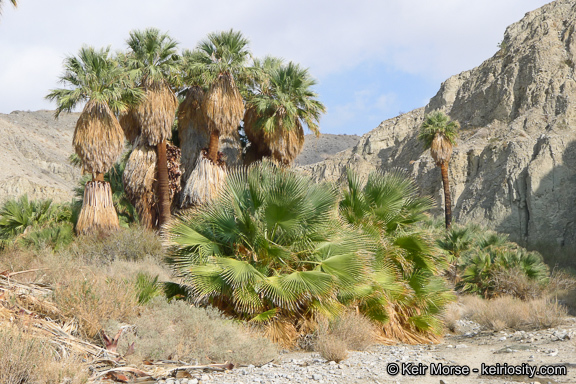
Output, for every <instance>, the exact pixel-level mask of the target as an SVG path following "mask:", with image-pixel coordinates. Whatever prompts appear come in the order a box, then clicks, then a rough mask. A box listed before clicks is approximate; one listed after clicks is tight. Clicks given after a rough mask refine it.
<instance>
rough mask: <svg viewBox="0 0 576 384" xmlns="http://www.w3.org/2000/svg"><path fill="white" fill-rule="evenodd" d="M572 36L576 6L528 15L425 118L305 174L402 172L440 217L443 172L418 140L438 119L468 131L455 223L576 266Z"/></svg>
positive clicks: (453, 172) (458, 155)
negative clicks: (430, 120) (437, 113)
mask: <svg viewBox="0 0 576 384" xmlns="http://www.w3.org/2000/svg"><path fill="white" fill-rule="evenodd" d="M575 28H576V0H558V1H555V2H553V3H550V4H548V5H545V6H544V7H542V8H540V9H538V10H535V11H533V12H529V13H527V14H526V15H525V17H524V18H523V19H522V20H520V21H519V22H517V23H515V24H513V25H511V26H509V27H508V29H507V30H506V33H505V35H504V40H503V41H502V43H501V45H500V50H499V51H498V52H497V53H496V54H495V55H494V56H493V57H492V58H490V59H488V60H487V61H485V62H484V63H482V64H481V65H480V66H479V67H477V68H474V69H472V70H470V71H466V72H463V73H461V74H459V75H456V76H453V77H451V78H449V79H448V80H446V81H445V82H444V83H443V84H442V86H441V88H440V90H439V91H438V93H437V94H436V96H435V97H434V98H432V99H431V100H430V103H429V104H428V105H427V106H426V107H425V108H420V109H416V110H414V111H411V112H409V113H406V114H404V115H401V116H398V117H396V118H393V119H390V120H387V121H384V122H383V123H382V124H381V125H380V126H379V127H378V128H376V129H374V130H373V131H371V132H369V133H367V134H366V135H364V136H363V137H362V139H361V140H360V142H359V143H358V144H357V145H356V146H355V147H354V148H352V149H350V150H348V151H345V152H342V153H339V154H337V155H336V156H334V157H333V158H331V159H328V160H326V161H324V162H321V163H317V164H313V165H309V166H306V167H303V170H304V172H306V173H308V174H310V175H312V176H313V177H314V178H315V179H316V180H325V179H327V180H335V179H338V178H340V177H342V176H343V174H344V170H345V168H346V167H347V166H351V167H354V168H355V169H357V170H358V172H360V173H362V174H366V173H368V172H370V171H371V170H374V169H380V170H387V169H392V168H402V169H405V170H406V171H407V172H408V173H409V174H411V175H412V176H413V177H414V178H415V179H416V180H417V182H418V183H419V184H420V186H421V188H422V190H423V193H425V194H429V195H432V196H434V197H435V198H436V200H437V202H438V205H439V206H440V207H441V205H442V203H443V197H442V188H441V179H440V170H439V168H437V167H435V165H434V163H433V161H432V158H431V156H430V154H429V152H428V151H426V152H425V151H424V149H423V146H422V144H421V143H420V142H418V140H417V135H418V129H419V127H420V125H421V123H422V121H423V119H424V116H425V114H426V113H428V112H430V111H432V110H435V109H441V110H443V111H445V112H446V113H447V114H448V115H449V116H450V117H451V118H452V119H455V120H458V121H459V122H460V124H461V126H462V130H461V137H460V140H459V142H458V146H457V147H456V148H455V150H454V154H453V157H452V161H451V163H450V182H451V190H452V199H453V204H454V209H453V214H454V219H455V222H459V223H467V222H477V223H481V224H484V225H487V226H489V227H491V228H493V229H496V230H498V231H502V232H505V233H509V234H510V237H511V239H512V240H515V241H517V242H519V243H521V244H523V245H525V246H527V247H529V248H532V249H538V250H540V251H541V252H542V253H543V254H545V255H548V256H555V257H556V260H558V258H557V257H558V256H560V255H561V254H562V255H565V256H568V257H575V258H576V80H575V79H574V69H575V63H576V32H575ZM440 212H441V210H439V211H438V213H440Z"/></svg>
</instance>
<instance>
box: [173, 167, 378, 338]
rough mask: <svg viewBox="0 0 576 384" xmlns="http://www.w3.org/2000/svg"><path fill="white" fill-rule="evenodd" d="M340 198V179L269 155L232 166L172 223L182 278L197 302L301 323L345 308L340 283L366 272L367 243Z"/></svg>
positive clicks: (231, 311)
mask: <svg viewBox="0 0 576 384" xmlns="http://www.w3.org/2000/svg"><path fill="white" fill-rule="evenodd" d="M337 204H338V194H337V192H336V191H335V190H334V189H333V188H331V187H329V186H328V185H322V184H313V183H310V180H308V179H307V178H306V177H304V176H301V175H298V174H296V173H293V172H288V171H285V170H282V169H280V168H277V167H275V166H273V165H271V164H269V163H259V164H256V165H253V166H251V167H250V168H248V169H244V168H242V169H235V170H233V171H232V172H231V173H230V174H229V175H228V176H227V179H226V181H225V183H224V187H223V188H222V189H221V194H220V195H219V196H218V197H217V198H215V199H214V200H213V201H212V203H211V204H209V205H202V206H200V207H199V208H197V209H196V210H194V211H193V213H192V214H190V215H189V216H184V217H182V218H180V219H179V220H178V221H177V222H174V223H172V224H171V225H170V230H169V233H170V238H169V239H170V241H171V243H172V245H173V248H172V255H171V257H170V263H171V264H172V265H173V266H174V267H175V268H176V271H177V272H178V273H179V275H180V276H181V277H182V278H183V281H184V286H183V287H181V288H184V292H185V293H186V294H187V295H188V296H189V297H190V298H191V299H193V300H194V301H195V302H197V303H202V304H211V305H213V306H216V307H218V308H220V309H221V310H223V311H225V312H226V313H228V314H230V315H234V316H236V317H238V318H241V319H249V320H253V321H258V322H268V323H270V324H271V323H274V324H276V325H278V324H284V325H285V326H286V327H288V328H291V329H292V330H293V331H295V328H294V327H295V326H297V323H298V321H303V320H305V319H311V318H314V316H316V315H319V314H324V315H326V316H330V315H331V316H334V315H335V314H337V313H340V312H341V311H342V310H343V309H344V307H343V305H342V304H341V303H340V302H339V301H338V296H339V293H343V292H345V291H347V290H350V289H351V288H350V287H352V286H354V285H355V284H357V283H358V282H360V281H362V280H363V278H364V277H365V272H366V271H365V269H364V267H363V265H364V264H365V262H366V256H367V251H366V247H365V244H364V243H363V241H362V236H358V234H356V233H354V231H353V230H352V228H349V227H347V226H346V225H345V224H343V223H342V222H341V221H340V220H338V217H337ZM178 291H179V292H182V291H183V290H182V289H179V290H178ZM279 322H280V323H279ZM272 328H274V327H272ZM288 333H291V332H288Z"/></svg>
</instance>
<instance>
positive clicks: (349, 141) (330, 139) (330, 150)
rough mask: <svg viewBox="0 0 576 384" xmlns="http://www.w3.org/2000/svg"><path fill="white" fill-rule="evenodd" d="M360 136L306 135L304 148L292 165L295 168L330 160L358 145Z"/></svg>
mask: <svg viewBox="0 0 576 384" xmlns="http://www.w3.org/2000/svg"><path fill="white" fill-rule="evenodd" d="M358 141H360V136H356V135H331V134H323V135H320V136H319V137H316V136H314V135H306V136H305V138H304V148H303V149H302V153H301V154H300V155H298V157H297V158H296V160H295V161H294V164H295V165H296V166H302V165H310V164H314V163H318V162H319V161H323V160H326V159H328V158H330V157H331V156H332V155H334V154H335V153H338V152H340V151H344V150H346V149H348V148H351V147H353V146H355V145H356V144H358Z"/></svg>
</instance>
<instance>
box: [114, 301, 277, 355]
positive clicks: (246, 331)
mask: <svg viewBox="0 0 576 384" xmlns="http://www.w3.org/2000/svg"><path fill="white" fill-rule="evenodd" d="M130 324H133V325H134V326H135V330H134V332H133V333H132V334H126V335H125V336H124V337H123V338H122V339H121V342H120V344H119V351H120V352H123V351H125V349H126V348H128V345H130V344H131V343H132V342H134V349H135V357H134V359H135V360H136V361H138V360H140V361H141V360H142V359H160V360H162V359H164V360H166V359H170V360H181V361H186V362H189V363H192V364H196V363H198V364H202V363H211V362H216V363H223V362H225V361H229V362H232V363H234V364H254V365H261V364H264V363H267V362H269V361H270V360H272V359H274V358H275V357H276V355H277V351H276V347H275V346H274V344H272V343H271V342H270V341H269V340H268V339H266V338H264V337H263V336H261V335H259V334H257V333H255V331H253V330H251V329H250V328H248V327H246V326H244V325H243V324H241V323H239V322H236V321H234V320H230V319H227V318H225V317H223V316H222V315H221V313H220V312H219V311H217V310H215V309H212V308H207V309H204V308H198V307H193V306H191V305H190V304H188V303H185V302H182V301H176V302H172V303H167V302H166V301H165V300H163V299H160V298H157V299H155V300H154V301H153V302H152V304H151V305H150V306H149V307H147V308H146V310H144V312H143V313H142V314H141V316H139V317H134V318H132V319H131V323H130ZM118 328H119V324H117V323H110V324H109V326H108V329H109V334H115V333H116V331H117V330H118Z"/></svg>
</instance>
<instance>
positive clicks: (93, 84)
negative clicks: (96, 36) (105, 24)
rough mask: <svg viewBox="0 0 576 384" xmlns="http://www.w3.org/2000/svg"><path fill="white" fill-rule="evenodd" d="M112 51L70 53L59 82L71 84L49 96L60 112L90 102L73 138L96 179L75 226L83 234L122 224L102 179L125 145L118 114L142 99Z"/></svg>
mask: <svg viewBox="0 0 576 384" xmlns="http://www.w3.org/2000/svg"><path fill="white" fill-rule="evenodd" d="M109 51H110V49H109V48H107V49H101V50H95V49H94V48H91V47H84V48H82V49H80V52H79V54H78V57H69V58H67V59H66V61H65V73H64V75H63V76H62V77H61V81H62V82H63V83H65V84H69V85H71V86H72V87H73V89H65V88H64V89H55V90H52V91H51V92H50V93H49V94H48V96H46V98H47V99H49V100H55V101H56V102H57V103H58V108H57V109H56V117H58V115H59V114H60V113H62V112H64V111H65V112H71V111H72V110H73V109H74V107H75V106H76V105H78V103H81V102H86V105H85V107H84V109H83V111H82V113H81V114H80V118H79V119H78V122H77V124H76V130H75V131H74V139H73V144H74V148H75V151H76V154H77V155H78V157H79V159H80V161H81V163H82V167H83V169H84V170H85V171H86V172H89V173H92V181H89V182H88V183H87V184H86V191H85V198H84V202H83V206H82V212H81V213H80V217H81V218H82V220H79V221H78V223H77V225H76V231H77V232H79V233H88V232H93V231H97V230H104V231H108V230H111V229H115V228H118V216H117V214H116V211H115V209H114V206H113V205H111V190H110V185H109V184H108V183H106V182H104V174H105V173H106V172H108V170H109V169H110V168H112V166H113V165H114V163H115V162H116V160H117V159H118V158H119V157H120V155H121V154H122V151H123V146H124V135H123V133H122V128H121V127H120V124H119V123H118V120H117V119H116V116H115V115H114V114H115V113H120V112H125V111H127V109H128V108H129V106H130V105H133V104H134V103H136V102H138V101H140V100H141V98H142V92H140V91H139V90H136V89H133V88H132V83H131V81H130V79H129V76H128V74H127V73H126V72H125V71H123V70H122V69H121V68H120V66H119V64H118V62H117V61H116V60H115V59H112V58H110V57H109ZM88 202H90V203H89V205H88ZM109 203H110V205H108V204H109Z"/></svg>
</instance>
